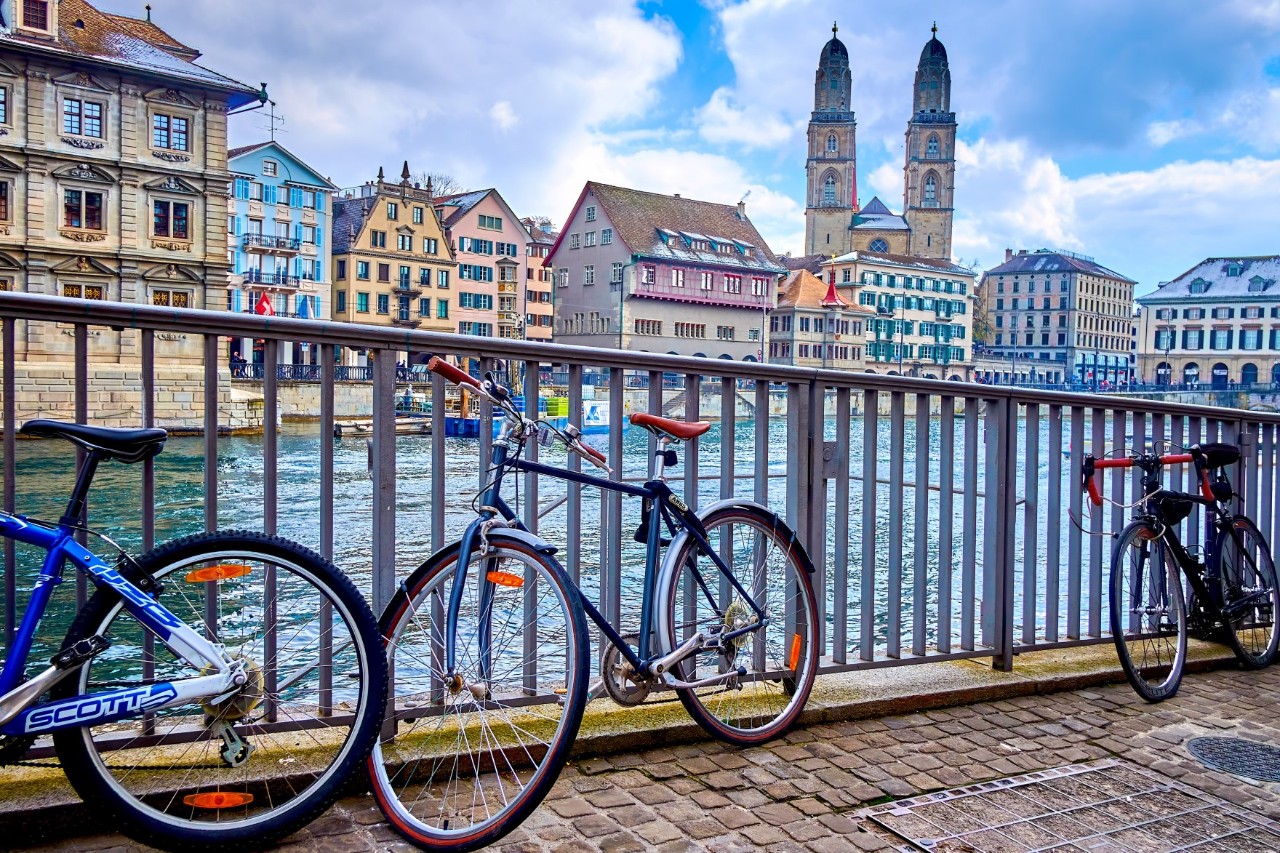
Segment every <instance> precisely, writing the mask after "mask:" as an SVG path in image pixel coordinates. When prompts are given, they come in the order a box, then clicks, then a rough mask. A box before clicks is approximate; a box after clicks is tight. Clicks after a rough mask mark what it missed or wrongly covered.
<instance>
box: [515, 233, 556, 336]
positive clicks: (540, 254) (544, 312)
mask: <svg viewBox="0 0 1280 853" xmlns="http://www.w3.org/2000/svg"><path fill="white" fill-rule="evenodd" d="M521 224H522V225H523V226H524V228H525V231H527V232H528V233H529V238H528V239H529V242H528V243H527V246H528V248H527V250H526V252H525V256H526V258H527V259H528V260H527V263H526V266H525V273H524V274H525V295H524V306H525V307H524V310H525V318H524V336H525V338H527V339H528V340H531V341H549V340H551V336H552V333H553V332H554V329H555V326H554V323H555V312H554V308H553V306H552V299H553V298H554V296H555V286H554V283H553V280H554V278H555V271H554V270H553V269H552V268H551V267H550V266H549V265H547V257H548V256H549V255H550V254H551V247H552V246H554V245H555V243H556V232H555V231H553V230H552V229H551V228H550V227H549V226H544V225H540V224H538V223H537V222H534V221H533V220H532V219H523V220H521Z"/></svg>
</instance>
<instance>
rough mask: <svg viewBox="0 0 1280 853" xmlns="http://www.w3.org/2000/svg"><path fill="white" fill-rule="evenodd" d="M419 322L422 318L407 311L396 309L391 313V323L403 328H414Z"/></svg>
mask: <svg viewBox="0 0 1280 853" xmlns="http://www.w3.org/2000/svg"><path fill="white" fill-rule="evenodd" d="M421 323H422V318H421V317H419V316H417V315H416V314H413V313H411V312H409V311H397V312H396V313H394V314H392V315H391V325H393V326H399V327H401V328H403V329H416V328H418V326H419V325H421Z"/></svg>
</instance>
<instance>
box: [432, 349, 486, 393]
mask: <svg viewBox="0 0 1280 853" xmlns="http://www.w3.org/2000/svg"><path fill="white" fill-rule="evenodd" d="M427 370H430V371H432V372H434V373H439V374H440V375H441V376H443V377H444V378H445V379H448V380H449V381H450V382H452V383H453V384H454V385H470V386H471V387H472V388H475V389H477V390H479V388H480V383H479V382H478V381H476V379H475V377H473V376H471V375H470V374H469V373H466V372H464V371H461V370H459V369H458V368H456V367H454V366H453V365H452V364H450V363H449V362H447V361H445V360H444V359H442V358H440V357H439V356H437V355H433V356H431V360H430V361H428V362H427Z"/></svg>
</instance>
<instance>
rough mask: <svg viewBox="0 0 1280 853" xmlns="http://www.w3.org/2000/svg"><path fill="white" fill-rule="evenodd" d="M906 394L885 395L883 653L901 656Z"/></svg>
mask: <svg viewBox="0 0 1280 853" xmlns="http://www.w3.org/2000/svg"><path fill="white" fill-rule="evenodd" d="M905 422H906V395H905V394H904V393H903V392H901V391H893V392H891V393H890V396H889V569H888V571H889V576H888V580H889V595H888V604H889V624H888V626H887V627H888V637H887V640H886V649H885V654H886V655H887V656H888V657H890V658H900V657H902V552H903V540H902V522H903V519H902V511H901V508H902V499H903V495H902V492H903V488H902V481H903V468H904V467H905V466H904V457H905V456H906V450H905V446H904V442H905V433H906V423H905Z"/></svg>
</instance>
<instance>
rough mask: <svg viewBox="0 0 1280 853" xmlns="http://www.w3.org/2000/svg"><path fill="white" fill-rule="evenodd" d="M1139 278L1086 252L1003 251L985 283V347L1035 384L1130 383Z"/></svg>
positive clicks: (984, 377) (993, 378) (991, 379)
mask: <svg viewBox="0 0 1280 853" xmlns="http://www.w3.org/2000/svg"><path fill="white" fill-rule="evenodd" d="M1136 284H1137V282H1135V281H1134V280H1133V279H1131V278H1129V277H1127V276H1124V275H1121V274H1120V273H1118V272H1115V271H1114V270H1111V269H1108V268H1106V267H1104V266H1102V265H1101V264H1099V263H1098V262H1097V261H1095V260H1094V259H1093V258H1090V257H1088V256H1086V255H1078V254H1076V253H1074V252H1066V251H1061V250H1053V249H1039V250H1036V251H1034V252H1028V251H1027V250H1025V249H1023V250H1021V251H1019V252H1017V253H1016V254H1015V253H1014V252H1013V251H1012V250H1005V260H1004V263H1002V264H1000V265H999V266H997V267H994V268H992V269H990V270H987V272H986V273H985V274H984V276H983V283H982V287H981V288H980V289H981V291H982V298H983V300H984V307H985V309H986V314H987V317H988V318H989V320H990V323H991V343H990V344H989V345H988V347H987V350H988V352H989V354H990V355H992V356H993V357H996V358H999V359H1002V360H1011V361H1012V364H1013V365H1014V366H1013V367H1012V368H1011V369H1010V372H1012V373H1014V374H1016V375H1018V376H1025V377H1028V381H1030V382H1032V383H1053V384H1057V383H1079V384H1087V385H1090V386H1094V387H1104V386H1105V387H1119V386H1123V385H1127V384H1128V383H1129V382H1130V381H1131V375H1130V374H1131V369H1130V358H1131V351H1132V342H1133V288H1134V286H1135V285H1136ZM979 378H980V379H982V380H983V381H986V382H996V381H998V380H999V377H998V376H997V375H980V376H979Z"/></svg>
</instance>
